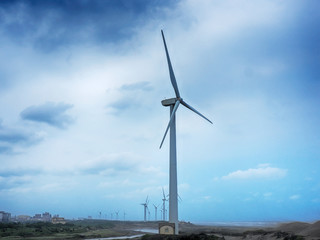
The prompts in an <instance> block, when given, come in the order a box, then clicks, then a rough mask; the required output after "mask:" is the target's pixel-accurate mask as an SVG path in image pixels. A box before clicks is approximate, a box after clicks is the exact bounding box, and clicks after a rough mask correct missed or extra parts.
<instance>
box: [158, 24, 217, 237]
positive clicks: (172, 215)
mask: <svg viewBox="0 0 320 240" xmlns="http://www.w3.org/2000/svg"><path fill="white" fill-rule="evenodd" d="M161 34H162V39H163V44H164V48H165V51H166V56H167V62H168V67H169V74H170V80H171V84H172V86H173V89H174V91H175V94H176V97H175V98H170V99H165V100H163V101H162V102H161V103H162V105H163V106H165V107H169V106H170V120H169V123H168V126H167V129H166V131H165V134H164V136H163V139H162V141H161V144H160V148H161V146H162V144H163V141H164V139H165V138H166V135H167V132H168V130H169V128H170V164H169V165H170V170H169V171H170V174H169V222H170V223H174V224H175V234H178V233H179V229H178V227H179V226H178V186H177V152H176V111H177V109H178V107H179V104H180V103H181V104H182V105H183V106H185V107H186V108H188V109H190V110H191V111H193V112H195V113H196V114H198V115H199V116H201V117H203V118H204V119H205V120H207V121H209V122H210V123H211V124H212V122H211V121H210V120H209V119H208V118H206V117H205V116H203V115H202V114H201V113H199V112H198V111H197V110H196V109H194V108H193V107H191V106H190V105H189V104H187V103H186V102H185V101H184V100H183V99H182V98H181V97H180V93H179V89H178V85H177V81H176V78H175V76H174V72H173V69H172V65H171V61H170V57H169V53H168V49H167V44H166V40H165V38H164V35H163V31H162V30H161Z"/></svg>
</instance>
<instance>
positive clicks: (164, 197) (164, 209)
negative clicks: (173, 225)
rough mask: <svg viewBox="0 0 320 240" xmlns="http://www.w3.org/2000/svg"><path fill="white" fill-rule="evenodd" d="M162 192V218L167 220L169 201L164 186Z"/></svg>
mask: <svg viewBox="0 0 320 240" xmlns="http://www.w3.org/2000/svg"><path fill="white" fill-rule="evenodd" d="M162 194H163V198H162V220H163V221H165V220H166V201H168V199H167V198H166V195H165V194H164V190H163V188H162Z"/></svg>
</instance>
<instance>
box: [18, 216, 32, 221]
mask: <svg viewBox="0 0 320 240" xmlns="http://www.w3.org/2000/svg"><path fill="white" fill-rule="evenodd" d="M16 219H17V221H18V222H27V221H30V220H31V219H32V218H31V217H30V216H28V215H19V216H17V218H16Z"/></svg>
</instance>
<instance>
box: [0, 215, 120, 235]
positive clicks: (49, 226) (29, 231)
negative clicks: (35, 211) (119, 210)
mask: <svg viewBox="0 0 320 240" xmlns="http://www.w3.org/2000/svg"><path fill="white" fill-rule="evenodd" d="M112 227H113V224H112V223H111V222H109V221H94V220H91V221H90V220H84V221H69V222H67V223H66V224H53V223H50V222H29V223H13V222H10V223H0V238H1V239H21V237H22V238H24V239H39V240H40V239H83V238H86V237H104V236H110V235H112V234H115V235H117V234H116V233H114V232H113V231H112V230H111V228H112Z"/></svg>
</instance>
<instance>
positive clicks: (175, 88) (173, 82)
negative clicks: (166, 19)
mask: <svg viewBox="0 0 320 240" xmlns="http://www.w3.org/2000/svg"><path fill="white" fill-rule="evenodd" d="M161 34H162V39H163V44H164V48H165V50H166V56H167V62H168V67H169V74H170V80H171V83H172V86H173V89H174V91H175V93H176V97H177V98H180V93H179V89H178V85H177V81H176V77H175V76H174V72H173V69H172V65H171V61H170V57H169V53H168V48H167V44H166V40H165V38H164V34H163V31H162V30H161Z"/></svg>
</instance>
